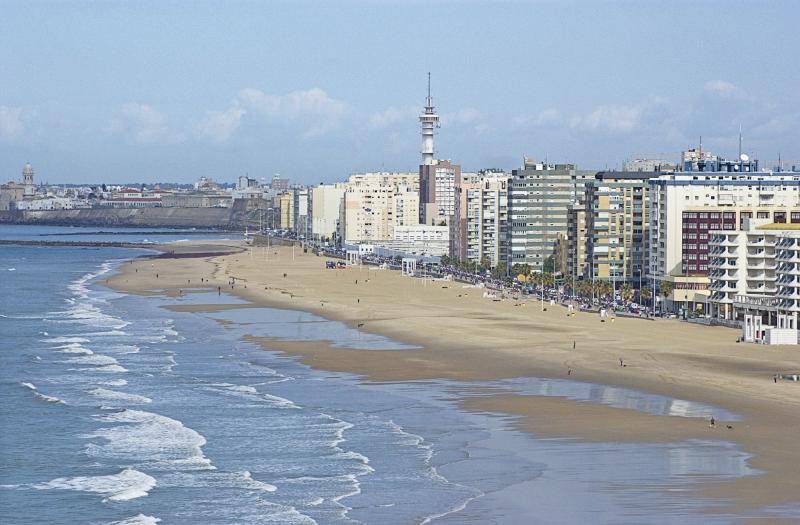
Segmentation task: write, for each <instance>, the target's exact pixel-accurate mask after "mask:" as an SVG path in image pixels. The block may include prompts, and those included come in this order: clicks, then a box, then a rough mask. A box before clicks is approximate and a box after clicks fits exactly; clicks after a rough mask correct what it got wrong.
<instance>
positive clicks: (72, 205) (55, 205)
mask: <svg viewBox="0 0 800 525" xmlns="http://www.w3.org/2000/svg"><path fill="white" fill-rule="evenodd" d="M15 207H16V209H18V210H26V211H45V210H74V209H76V208H88V207H89V205H88V204H87V203H86V201H80V200H78V199H73V198H71V197H48V198H44V199H30V200H22V201H17V202H16V203H15Z"/></svg>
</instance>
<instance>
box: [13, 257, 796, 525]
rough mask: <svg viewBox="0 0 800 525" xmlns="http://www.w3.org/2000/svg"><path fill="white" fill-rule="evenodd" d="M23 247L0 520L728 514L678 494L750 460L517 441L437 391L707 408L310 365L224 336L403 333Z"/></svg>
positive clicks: (369, 342) (681, 446)
mask: <svg viewBox="0 0 800 525" xmlns="http://www.w3.org/2000/svg"><path fill="white" fill-rule="evenodd" d="M41 250H42V249H41V248H35V247H8V249H3V250H2V252H0V268H5V267H9V268H10V267H15V268H17V270H15V271H14V272H12V273H13V278H6V279H3V280H0V293H2V294H3V296H4V297H19V298H24V300H18V301H4V302H3V303H2V305H0V315H2V316H3V317H0V328H2V333H3V336H4V337H3V338H2V352H0V369H1V370H2V372H0V374H2V376H1V377H2V382H1V383H0V389H1V390H0V391H1V393H2V396H3V399H4V400H6V402H5V403H3V404H2V407H1V408H0V423H2V427H3V428H4V429H10V430H9V431H4V432H2V433H0V451H2V462H1V464H0V485H2V487H0V518H2V521H3V522H4V523H77V522H79V523H155V522H156V520H163V522H164V523H187V524H188V523H314V522H316V523H353V522H363V523H410V522H433V523H437V522H438V523H465V522H475V523H478V522H480V523H486V522H495V523H520V522H524V523H536V522H538V523H589V522H591V523H642V522H651V521H652V519H650V518H652V517H653V516H658V517H659V518H658V520H656V521H658V522H659V523H716V522H719V523H728V522H732V521H733V520H734V517H732V516H726V515H724V514H714V513H712V514H708V513H707V511H708V510H709V509H708V507H707V505H708V504H709V502H703V501H700V500H698V499H697V498H695V497H689V496H688V495H687V492H691V491H692V487H693V486H695V484H696V483H699V482H701V481H708V480H718V479H725V478H729V477H736V476H742V475H752V474H753V472H752V470H751V469H750V468H749V467H748V466H747V457H746V456H745V455H744V454H743V453H742V452H741V451H738V450H737V449H736V448H735V447H734V446H733V445H731V444H729V443H725V442H720V441H689V442H683V443H675V444H641V445H640V444H624V445H623V444H602V443H601V444H596V443H595V444H592V443H576V442H572V441H570V440H568V439H537V438H535V437H532V436H530V435H527V434H523V433H520V432H517V431H515V430H513V429H512V428H511V425H510V419H509V418H508V417H504V416H500V415H493V414H470V413H465V412H463V411H461V410H459V409H458V408H457V406H458V403H457V402H458V396H459V395H463V391H464V390H465V387H492V388H493V389H495V390H496V389H501V390H507V391H510V392H520V393H527V394H537V395H559V396H567V397H570V398H573V399H579V400H582V401H588V402H595V403H603V404H609V405H611V406H622V407H626V408H632V409H635V410H641V411H645V412H648V413H653V414H670V415H678V416H694V415H705V414H706V413H707V411H709V410H713V411H714V413H715V414H720V416H719V417H723V416H722V411H720V410H719V409H717V408H714V407H707V406H705V405H700V404H697V403H692V402H689V401H679V400H671V399H668V398H664V397H661V396H652V395H649V394H644V393H641V392H637V391H634V390H628V389H620V388H616V387H603V386H600V385H591V384H587V383H580V382H574V381H562V380H542V379H516V380H507V381H496V382H490V383H472V384H468V385H465V384H463V383H453V382H448V381H420V382H408V383H393V384H378V383H369V382H363V381H361V380H359V378H358V377H355V376H353V375H350V374H340V373H328V372H320V371H315V370H312V369H310V368H308V367H306V366H303V365H299V364H298V363H297V362H296V361H295V360H294V359H292V358H290V357H286V356H283V355H281V354H279V353H275V352H268V351H264V350H262V349H261V348H260V347H258V346H257V345H255V344H252V343H248V342H245V341H243V340H242V339H241V337H242V335H244V334H257V335H267V336H271V337H279V338H290V339H300V340H313V339H319V338H323V339H326V340H332V341H333V342H334V343H335V344H339V345H348V346H350V345H354V344H361V346H362V347H372V346H375V345H379V346H380V347H382V348H385V349H387V350H397V351H403V348H405V347H404V346H403V345H398V344H397V343H395V342H392V341H390V340H388V339H385V338H381V337H379V336H375V335H369V334H363V333H360V332H358V331H356V330H353V329H350V328H348V327H347V326H345V325H343V324H341V323H335V322H331V321H326V320H323V319H320V318H317V317H315V316H313V315H311V314H306V313H300V312H294V311H287V310H275V309H267V308H242V309H235V310H226V311H221V312H209V313H173V312H169V311H167V310H165V309H163V308H161V306H162V305H166V304H174V303H175V302H180V303H184V304H186V303H191V304H212V303H215V302H216V303H217V304H219V303H227V304H233V303H237V304H238V303H241V301H238V300H236V299H235V298H232V297H227V296H225V295H221V296H220V295H217V293H216V292H214V293H198V294H188V295H186V296H184V298H181V299H179V300H175V299H167V298H142V297H133V296H122V295H119V294H116V293H114V292H110V291H108V290H106V289H104V288H102V287H100V286H98V285H96V284H92V283H93V282H95V281H97V280H100V281H102V278H103V277H102V276H103V275H107V274H108V272H110V271H111V270H112V268H113V265H114V264H115V263H114V262H113V261H115V260H121V259H122V258H123V257H125V256H129V255H130V254H131V253H133V252H132V251H131V250H113V249H104V250H83V249H77V248H57V249H50V250H56V251H47V252H42V251H41ZM54 254H57V256H53V255H54ZM109 261H112V262H109ZM216 319H227V320H230V321H234V324H226V325H224V326H223V325H221V324H220V323H219V322H217V321H216ZM730 416H733V415H732V414H731V415H730ZM793 510H796V509H793V508H790V507H786V508H782V509H775V512H776V513H779V514H784V515H787V514H788V515H791V512H792V511H793Z"/></svg>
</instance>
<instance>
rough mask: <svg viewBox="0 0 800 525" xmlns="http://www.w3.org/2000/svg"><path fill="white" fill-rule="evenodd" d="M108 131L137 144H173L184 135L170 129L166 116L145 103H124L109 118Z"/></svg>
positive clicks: (181, 139)
mask: <svg viewBox="0 0 800 525" xmlns="http://www.w3.org/2000/svg"><path fill="white" fill-rule="evenodd" d="M107 129H108V131H109V132H110V133H112V134H115V135H121V136H124V137H125V138H126V139H128V140H130V141H132V142H135V143H138V144H174V143H176V142H182V141H183V140H184V136H183V134H181V133H177V132H174V131H172V130H171V129H170V128H169V126H168V125H167V118H166V117H165V116H164V114H162V113H161V112H159V111H158V110H156V109H154V108H153V107H151V106H149V105H147V104H134V103H131V104H125V105H123V106H122V108H121V109H120V111H119V113H118V114H117V115H116V116H115V117H114V118H113V119H112V120H111V123H110V124H109V126H108V128H107Z"/></svg>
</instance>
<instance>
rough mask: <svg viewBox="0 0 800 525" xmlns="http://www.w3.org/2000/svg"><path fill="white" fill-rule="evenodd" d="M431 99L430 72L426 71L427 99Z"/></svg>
mask: <svg viewBox="0 0 800 525" xmlns="http://www.w3.org/2000/svg"><path fill="white" fill-rule="evenodd" d="M430 99H431V72H430V71H428V100H430Z"/></svg>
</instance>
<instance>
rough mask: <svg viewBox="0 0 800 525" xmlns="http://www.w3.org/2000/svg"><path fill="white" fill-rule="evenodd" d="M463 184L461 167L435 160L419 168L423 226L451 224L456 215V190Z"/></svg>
mask: <svg viewBox="0 0 800 525" xmlns="http://www.w3.org/2000/svg"><path fill="white" fill-rule="evenodd" d="M460 184H461V166H459V165H458V164H452V163H451V162H450V161H449V160H435V161H433V163H431V164H422V165H420V167H419V198H420V204H419V207H420V218H419V221H420V223H422V224H430V225H443V224H449V223H450V221H451V218H452V217H453V215H454V214H455V206H456V188H457V187H458V186H460Z"/></svg>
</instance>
